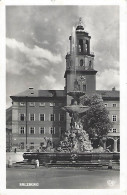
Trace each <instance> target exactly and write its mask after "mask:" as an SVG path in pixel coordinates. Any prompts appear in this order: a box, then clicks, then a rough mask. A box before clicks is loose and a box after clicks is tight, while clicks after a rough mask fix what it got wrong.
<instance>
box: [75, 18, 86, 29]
mask: <svg viewBox="0 0 127 195" xmlns="http://www.w3.org/2000/svg"><path fill="white" fill-rule="evenodd" d="M76 30H84V27H83V21H82V18H81V17H79V22H78V25H77V28H76Z"/></svg>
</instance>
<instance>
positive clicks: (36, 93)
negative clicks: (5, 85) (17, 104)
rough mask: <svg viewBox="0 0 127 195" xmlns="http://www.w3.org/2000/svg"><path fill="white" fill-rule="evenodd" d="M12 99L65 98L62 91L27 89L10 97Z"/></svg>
mask: <svg viewBox="0 0 127 195" xmlns="http://www.w3.org/2000/svg"><path fill="white" fill-rule="evenodd" d="M10 97H11V98H13V97H65V91H64V90H36V89H33V88H31V89H28V90H25V91H23V92H21V93H18V94H16V95H12V96H10Z"/></svg>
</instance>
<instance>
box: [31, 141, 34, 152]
mask: <svg viewBox="0 0 127 195" xmlns="http://www.w3.org/2000/svg"><path fill="white" fill-rule="evenodd" d="M32 149H34V142H31V143H30V150H32Z"/></svg>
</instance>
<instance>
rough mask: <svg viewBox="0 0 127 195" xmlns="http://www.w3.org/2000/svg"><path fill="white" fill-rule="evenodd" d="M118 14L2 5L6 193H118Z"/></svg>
mask: <svg viewBox="0 0 127 195" xmlns="http://www.w3.org/2000/svg"><path fill="white" fill-rule="evenodd" d="M120 13H121V8H120V5H119V4H112V5H111V4H109V5H108V4H105V5H103V4H97V5H96V4H90V5H89V4H88V5H87V4H86V5H85V4H83V5H82V4H81V5H80V4H78V2H77V4H71V5H70V4H69V5H68V4H67V5H66V4H62V3H61V4H60V3H59V4H57V3H56V4H55V0H54V1H51V3H50V4H44V5H34V4H33V5H20V4H18V5H10V4H8V5H6V6H5V29H6V31H5V48H6V52H5V58H6V71H5V75H6V76H5V85H6V86H5V90H6V108H5V112H6V113H5V115H6V122H5V123H6V125H5V132H6V133H5V137H6V138H5V158H6V160H5V163H6V173H5V174H6V176H5V178H6V189H43V190H44V189H82V190H85V189H89V190H90V189H91V190H92V189H96V190H98V189H99V190H100V189H104V190H107V189H108V190H115V189H117V190H120V186H121V185H120V179H121V175H122V174H123V171H122V174H121V142H122V140H121V131H120V129H121V126H122V125H121V118H120V115H121V114H120V112H121V102H120V101H121V99H122V98H120V93H121V84H120V72H121V67H122V65H121V58H120V56H121V50H120V38H121V19H120ZM123 84H124V83H123ZM123 142H124V141H123ZM122 157H123V154H122ZM122 170H123V169H122ZM91 194H92V192H91ZM107 194H108V193H107ZM121 194H122V193H121Z"/></svg>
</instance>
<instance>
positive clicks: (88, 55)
mask: <svg viewBox="0 0 127 195" xmlns="http://www.w3.org/2000/svg"><path fill="white" fill-rule="evenodd" d="M90 40H91V36H90V35H89V33H87V32H85V30H84V27H83V24H82V22H81V20H80V21H79V24H78V25H77V27H76V29H73V31H72V35H71V36H70V37H69V41H70V52H69V53H67V55H66V58H65V59H66V70H65V74H64V78H65V88H64V90H36V89H33V88H29V89H28V90H26V91H24V92H21V93H19V94H17V95H12V96H11V99H12V139H11V140H12V146H13V147H17V148H20V149H25V148H26V146H27V148H31V149H33V148H37V147H39V146H45V144H46V140H47V139H49V140H51V142H52V143H53V145H54V147H55V146H57V145H58V143H59V141H60V138H61V135H62V133H63V132H64V131H65V130H66V129H68V128H70V117H69V114H66V113H65V112H64V111H63V110H62V107H64V106H65V105H70V104H71V97H70V96H68V95H67V93H68V92H70V91H73V90H78V91H84V92H85V93H86V94H94V93H97V94H100V95H101V96H102V99H103V102H104V105H105V107H106V108H107V109H108V111H109V118H110V120H111V121H112V122H113V128H112V129H109V133H108V134H107V135H106V136H105V138H104V146H105V148H106V147H107V148H109V149H110V151H114V152H119V151H120V147H119V145H120V125H119V124H120V119H119V109H120V108H119V91H116V90H115V88H113V89H112V90H108V91H107V90H96V73H97V71H96V70H95V69H94V57H95V56H94V53H92V52H91V47H90Z"/></svg>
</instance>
